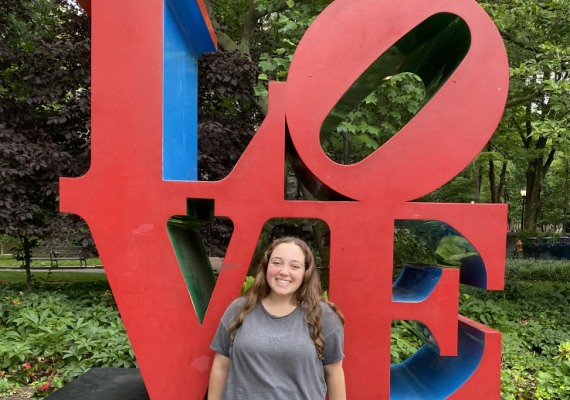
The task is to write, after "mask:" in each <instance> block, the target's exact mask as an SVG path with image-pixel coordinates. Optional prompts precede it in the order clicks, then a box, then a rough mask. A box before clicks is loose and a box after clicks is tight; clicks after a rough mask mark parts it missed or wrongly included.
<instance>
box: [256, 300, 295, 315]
mask: <svg viewBox="0 0 570 400" xmlns="http://www.w3.org/2000/svg"><path fill="white" fill-rule="evenodd" d="M258 304H259V305H260V307H261V309H262V310H263V312H264V313H265V315H267V316H268V317H269V318H272V319H283V318H287V317H288V316H290V315H293V314H294V313H295V311H297V309H298V308H299V306H296V307H295V308H294V309H293V311H291V312H290V313H289V314H287V315H281V316H279V317H278V316H277V315H273V314H271V313H270V312H269V311H267V310H266V309H265V307H264V306H263V302H262V301H261V300H259V303H258Z"/></svg>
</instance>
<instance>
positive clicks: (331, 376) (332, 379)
mask: <svg viewBox="0 0 570 400" xmlns="http://www.w3.org/2000/svg"><path fill="white" fill-rule="evenodd" d="M324 368H325V380H326V381H327V394H328V396H329V400H346V387H345V385H344V370H343V369H342V361H339V362H335V363H332V364H329V365H325V367H324ZM210 382H211V381H210Z"/></svg>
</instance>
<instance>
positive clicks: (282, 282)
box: [266, 243, 305, 297]
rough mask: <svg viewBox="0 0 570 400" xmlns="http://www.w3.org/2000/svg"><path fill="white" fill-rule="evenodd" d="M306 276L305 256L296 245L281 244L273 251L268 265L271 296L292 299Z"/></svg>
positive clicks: (267, 275) (267, 276)
mask: <svg viewBox="0 0 570 400" xmlns="http://www.w3.org/2000/svg"><path fill="white" fill-rule="evenodd" d="M304 274H305V255H304V254H303V250H301V248H300V247H299V246H297V245H296V244H294V243H281V244H280V245H279V246H277V247H275V248H274V249H273V252H272V253H271V257H270V258H269V264H268V265H267V274H266V279H267V284H268V285H269V287H270V288H271V294H273V295H278V296H284V297H291V296H293V294H294V293H295V292H296V291H297V289H299V288H300V287H301V284H302V283H303V275H304Z"/></svg>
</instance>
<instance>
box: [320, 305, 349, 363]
mask: <svg viewBox="0 0 570 400" xmlns="http://www.w3.org/2000/svg"><path fill="white" fill-rule="evenodd" d="M321 307H322V309H323V311H322V313H321V322H322V331H321V332H322V334H323V337H324V338H325V350H324V351H323V365H328V364H333V363H335V362H339V361H342V359H343V358H344V328H343V326H342V323H341V322H340V319H339V318H338V316H337V315H336V313H335V312H334V311H333V310H332V309H331V308H330V307H329V305H328V304H326V303H321Z"/></svg>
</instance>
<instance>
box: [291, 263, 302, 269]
mask: <svg viewBox="0 0 570 400" xmlns="http://www.w3.org/2000/svg"><path fill="white" fill-rule="evenodd" d="M293 268H295V269H299V268H301V266H300V265H297V264H294V265H293Z"/></svg>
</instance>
